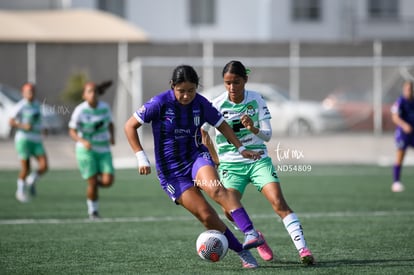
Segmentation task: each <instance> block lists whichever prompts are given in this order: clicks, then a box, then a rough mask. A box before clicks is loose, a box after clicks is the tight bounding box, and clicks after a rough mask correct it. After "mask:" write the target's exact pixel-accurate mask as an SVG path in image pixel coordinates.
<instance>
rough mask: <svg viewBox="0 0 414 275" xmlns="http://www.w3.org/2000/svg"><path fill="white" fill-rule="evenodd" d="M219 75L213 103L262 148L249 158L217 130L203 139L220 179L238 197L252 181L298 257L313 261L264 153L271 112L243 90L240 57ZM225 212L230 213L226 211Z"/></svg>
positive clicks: (246, 142) (266, 253)
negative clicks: (218, 91)
mask: <svg viewBox="0 0 414 275" xmlns="http://www.w3.org/2000/svg"><path fill="white" fill-rule="evenodd" d="M222 77H223V79H224V87H225V89H226V91H227V92H225V93H223V94H222V95H221V96H219V97H217V98H215V99H214V100H213V106H214V107H216V108H217V109H218V110H219V111H220V112H221V113H222V114H223V116H224V118H225V120H226V121H227V123H228V124H229V125H230V126H231V127H232V128H233V130H234V131H235V133H236V135H237V137H238V138H239V139H240V141H241V142H242V143H243V146H245V147H246V148H247V149H249V150H254V151H257V152H261V154H262V158H261V159H259V160H251V159H244V158H241V157H240V156H239V155H238V154H237V152H236V151H235V150H234V148H233V147H232V146H231V145H230V144H229V143H228V142H227V140H226V138H225V137H224V136H223V135H222V134H221V133H220V132H218V131H216V138H215V142H216V145H217V150H218V152H216V151H215V148H214V146H213V144H212V142H206V145H207V146H208V147H209V150H210V153H211V154H212V156H213V158H215V162H216V163H217V164H219V174H220V179H221V181H222V182H223V184H224V186H225V187H226V188H227V189H229V190H230V192H232V193H234V194H235V195H236V196H237V197H238V198H239V199H241V197H242V196H243V193H244V190H245V188H246V186H247V185H248V184H249V183H252V184H253V185H254V186H255V187H256V188H257V190H258V191H259V192H261V193H262V194H263V195H264V196H265V198H266V199H267V200H268V201H269V202H270V204H271V205H272V208H273V210H274V211H275V212H276V214H278V215H279V216H280V218H282V220H283V223H284V225H285V228H286V230H287V231H288V233H289V234H290V236H291V238H292V241H293V243H294V245H295V247H296V249H297V250H298V253H299V256H300V259H301V261H302V262H303V263H304V264H305V265H312V264H314V262H315V261H314V258H313V255H312V253H311V252H310V250H309V249H308V247H307V245H306V242H305V238H304V235H303V230H302V225H301V223H300V221H299V219H298V217H297V216H296V214H295V213H294V212H293V211H292V210H291V209H290V208H289V206H288V204H287V203H286V201H285V199H284V197H283V194H282V189H281V187H280V183H279V178H278V176H277V173H276V169H275V167H274V166H273V164H272V160H271V158H270V157H269V156H268V154H267V148H266V145H265V144H264V142H267V141H269V140H270V138H271V135H272V129H271V126H270V119H271V116H270V112H269V110H268V108H267V106H266V102H265V101H264V99H263V98H262V96H261V95H260V94H259V93H257V92H253V91H248V90H245V84H246V82H247V80H248V76H247V71H246V68H245V66H244V65H243V64H242V63H241V62H239V61H230V62H229V63H227V64H226V65H225V66H224V69H223V72H222ZM208 128H209V127H208V126H207V125H206V126H205V127H203V134H204V135H205V136H206V138H205V140H207V141H209V140H210V139H209V137H208ZM225 213H226V216H227V217H228V218H229V219H230V220H232V217H231V216H230V215H228V213H227V212H226V211H225ZM257 249H258V252H259V254H260V256H261V257H262V258H263V259H264V260H271V259H272V258H273V252H272V250H271V249H270V247H269V246H267V244H266V243H264V244H263V245H262V246H259V247H258V248H257Z"/></svg>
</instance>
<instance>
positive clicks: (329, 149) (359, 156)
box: [0, 133, 414, 169]
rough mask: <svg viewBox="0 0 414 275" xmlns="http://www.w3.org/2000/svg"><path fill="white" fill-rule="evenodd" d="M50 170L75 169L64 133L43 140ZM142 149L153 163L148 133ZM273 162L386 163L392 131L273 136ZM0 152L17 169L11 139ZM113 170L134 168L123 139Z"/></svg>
mask: <svg viewBox="0 0 414 275" xmlns="http://www.w3.org/2000/svg"><path fill="white" fill-rule="evenodd" d="M44 143H45V147H46V152H47V154H48V158H49V163H50V168H51V169H77V164H76V158H75V143H74V142H73V141H72V140H71V139H70V138H69V137H68V136H65V135H61V136H50V137H47V138H45V140H44ZM143 145H144V149H145V151H146V152H147V155H148V157H149V159H150V161H151V163H152V164H154V154H153V141H152V137H151V136H150V135H149V134H146V135H144V137H143ZM266 145H267V147H268V151H269V155H270V156H271V157H272V160H273V163H274V164H275V165H278V164H287V163H298V164H371V165H372V164H374V165H380V166H389V165H391V164H392V162H393V160H394V154H395V146H394V138H393V134H392V133H386V134H383V135H381V136H375V135H373V134H371V133H332V134H326V135H313V136H312V135H310V136H302V137H288V136H276V135H274V136H273V137H272V139H271V140H270V141H269V142H268V143H267V144H266ZM0 146H1V151H2V154H1V156H0V169H18V168H19V162H18V160H17V156H16V152H15V149H14V142H13V140H12V139H8V140H0ZM112 152H113V157H114V166H115V168H117V169H123V168H135V167H136V159H135V156H134V154H133V153H132V151H131V149H130V148H129V145H128V142H127V141H126V140H125V139H124V138H120V139H119V140H117V141H116V144H115V146H113V147H112ZM405 165H407V166H412V165H414V154H413V153H412V152H411V151H409V152H408V153H407V156H406V159H405Z"/></svg>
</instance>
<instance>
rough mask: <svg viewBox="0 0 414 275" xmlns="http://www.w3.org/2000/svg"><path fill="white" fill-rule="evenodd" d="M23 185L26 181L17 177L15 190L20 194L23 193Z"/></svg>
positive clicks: (24, 185)
mask: <svg viewBox="0 0 414 275" xmlns="http://www.w3.org/2000/svg"><path fill="white" fill-rule="evenodd" d="M25 187H26V182H25V181H24V180H22V179H17V192H18V193H20V194H24V191H25V190H24V189H25Z"/></svg>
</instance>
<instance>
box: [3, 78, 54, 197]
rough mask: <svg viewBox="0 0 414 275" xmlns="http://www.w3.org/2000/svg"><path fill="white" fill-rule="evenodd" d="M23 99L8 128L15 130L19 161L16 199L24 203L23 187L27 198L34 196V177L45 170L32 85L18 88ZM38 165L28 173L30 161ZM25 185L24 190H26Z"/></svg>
mask: <svg viewBox="0 0 414 275" xmlns="http://www.w3.org/2000/svg"><path fill="white" fill-rule="evenodd" d="M22 95H23V99H22V100H20V101H19V102H18V103H17V105H16V106H15V108H14V110H13V112H12V115H11V118H10V126H11V127H14V128H16V135H15V137H14V140H15V146H16V151H17V154H18V157H19V159H20V161H21V170H20V173H19V176H18V179H17V191H16V199H17V200H19V201H20V202H27V201H28V196H27V194H26V190H25V189H26V187H29V191H30V194H31V195H35V192H36V190H35V184H36V181H37V179H38V177H39V176H40V175H42V174H44V173H45V172H46V171H47V169H48V165H47V156H46V152H45V149H44V147H43V143H42V128H43V127H42V115H41V109H40V108H41V106H40V103H39V102H38V101H36V100H35V85H34V84H32V83H26V84H24V85H23V87H22ZM31 156H34V157H35V158H36V160H37V161H38V164H39V165H38V169H37V170H36V171H33V172H32V173H30V157H31ZM29 173H30V175H29ZM26 185H27V186H26Z"/></svg>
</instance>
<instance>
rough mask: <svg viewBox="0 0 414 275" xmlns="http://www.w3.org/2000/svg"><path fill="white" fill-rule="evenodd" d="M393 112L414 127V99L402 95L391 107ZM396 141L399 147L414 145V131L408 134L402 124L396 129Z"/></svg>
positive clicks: (404, 147)
mask: <svg viewBox="0 0 414 275" xmlns="http://www.w3.org/2000/svg"><path fill="white" fill-rule="evenodd" d="M391 112H392V113H393V114H398V115H399V117H400V118H401V119H402V120H404V121H405V122H407V123H408V124H410V125H411V127H413V128H414V100H407V99H406V98H404V97H403V96H400V97H399V98H398V99H397V100H396V101H395V103H394V104H393V105H392V107H391ZM395 142H396V145H397V147H398V148H400V149H406V148H407V147H408V146H414V133H411V134H406V133H404V131H403V130H402V128H401V127H400V126H397V128H396V130H395Z"/></svg>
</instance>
